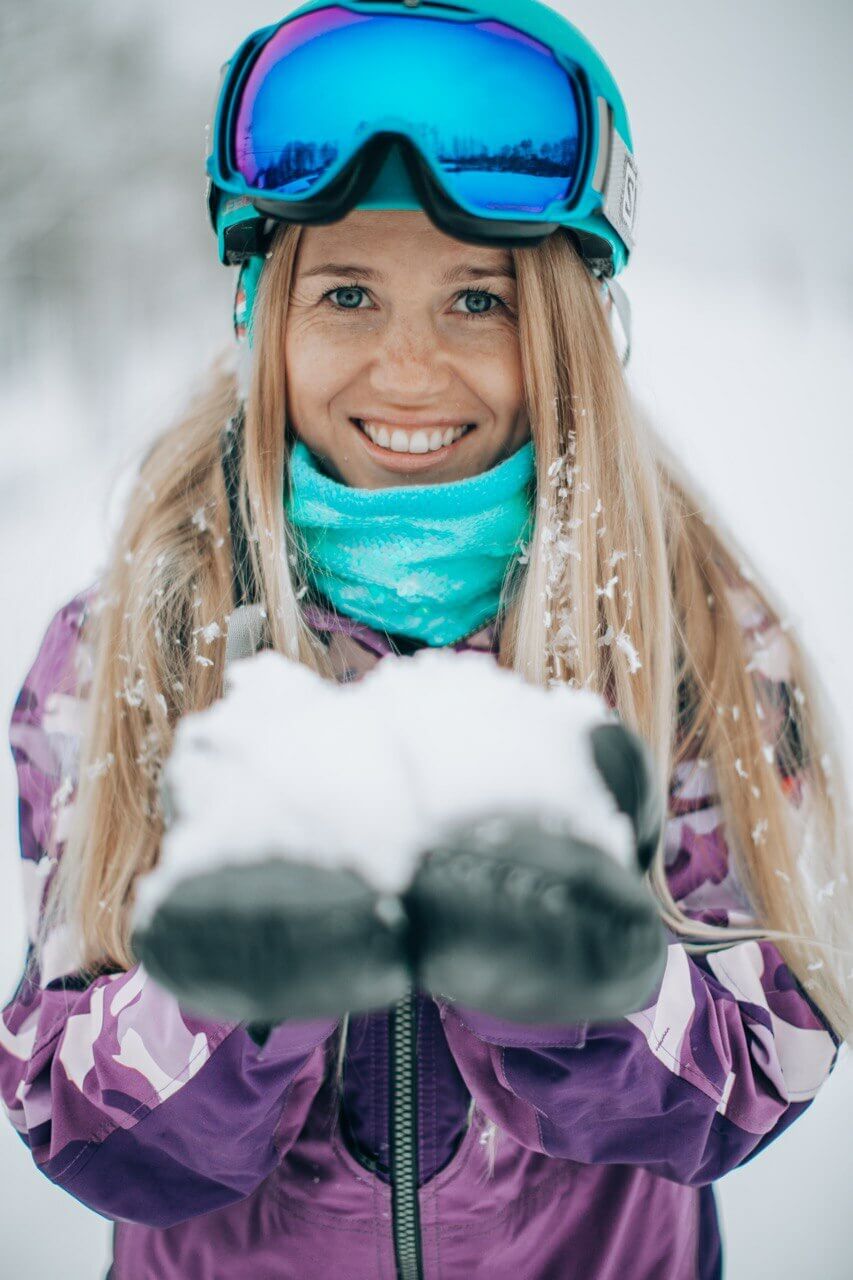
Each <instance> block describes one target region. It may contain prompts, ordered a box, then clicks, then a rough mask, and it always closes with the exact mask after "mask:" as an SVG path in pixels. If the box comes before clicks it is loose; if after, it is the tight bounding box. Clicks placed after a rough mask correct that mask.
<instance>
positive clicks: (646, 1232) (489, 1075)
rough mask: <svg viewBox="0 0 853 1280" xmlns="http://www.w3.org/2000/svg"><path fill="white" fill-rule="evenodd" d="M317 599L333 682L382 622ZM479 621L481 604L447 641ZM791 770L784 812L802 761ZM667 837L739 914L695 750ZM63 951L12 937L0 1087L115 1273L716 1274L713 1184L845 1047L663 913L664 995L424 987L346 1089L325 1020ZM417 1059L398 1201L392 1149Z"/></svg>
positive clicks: (48, 748) (40, 767) (53, 821)
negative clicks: (469, 999)
mask: <svg viewBox="0 0 853 1280" xmlns="http://www.w3.org/2000/svg"><path fill="white" fill-rule="evenodd" d="M95 593H96V588H91V589H90V591H88V592H84V593H82V594H81V595H79V596H77V597H75V598H74V599H73V600H72V601H70V602H69V603H68V604H67V605H65V606H64V607H63V608H62V609H60V610H59V612H58V613H57V614H56V616H55V617H54V618H53V620H52V622H51V624H50V626H49V628H48V630H47V632H46V635H45V637H44V640H43V642H42V645H41V647H40V650H39V652H38V655H37V657H36V659H35V662H34V664H33V666H32V668H31V670H30V671H29V674H28V675H27V676H26V680H25V683H24V685H23V688H22V689H21V692H20V694H19V697H18V700H17V703H16V705H15V708H14V712H13V715H12V722H11V744H12V751H13V755H14V760H15V764H16V767H17V771H18V781H19V792H20V845H21V854H22V870H23V891H24V899H25V904H26V912H27V920H28V930H29V935H30V938H32V937H33V935H34V931H35V927H36V922H37V919H38V917H39V912H40V908H41V902H42V897H43V891H44V888H45V884H46V882H47V880H48V877H49V876H50V874H51V873H52V869H53V868H54V867H55V859H56V858H57V857H59V856H61V852H62V847H63V841H64V839H65V835H66V832H67V824H68V820H69V816H70V814H71V811H72V806H73V804H74V797H75V785H76V761H77V758H78V744H79V740H80V733H81V724H82V720H81V716H82V712H83V708H84V705H85V698H86V693H87V688H88V680H89V672H90V657H91V655H88V654H87V653H86V652H85V646H84V644H83V641H82V638H81V636H80V627H81V622H82V619H83V617H84V613H85V610H86V609H87V608H88V607H90V606H91V603H92V600H93V598H94V595H95ZM733 599H734V601H735V604H736V607H737V608H738V612H739V617H740V619H741V623H742V626H743V628H744V634H745V637H746V639H747V640H748V642H749V645H750V649H751V654H752V656H751V659H750V661H751V664H752V668H753V670H754V671H755V673H756V678H758V679H765V680H767V681H769V682H770V683H771V684H772V685H773V687H774V688H775V690H776V692H777V693H778V702H779V706H780V713H781V711H783V709H784V705H785V697H786V695H787V689H788V686H787V684H786V679H787V670H786V656H785V655H786V648H785V638H784V636H783V634H782V633H781V631H780V630H779V629H778V628H777V627H775V626H773V625H771V623H770V621H769V620H768V619H767V618H766V617H764V616H763V615H762V613H761V611H760V609H759V608H758V606H757V603H756V601H755V598H754V597H753V596H752V595H751V593H749V591H748V588H747V587H746V586H745V585H744V587H743V588H742V589H741V588H739V589H738V590H737V591H735V592H733ZM309 619H310V621H311V625H312V627H314V628H315V629H316V631H317V633H318V634H319V635H321V637H322V638H323V639H324V641H325V642H327V643H328V645H329V647H330V650H331V652H332V653H333V655H334V657H335V660H336V669H337V670H338V672H339V675H338V678H339V679H340V680H341V681H342V682H343V681H347V680H353V679H358V678H359V677H360V676H361V675H363V674H364V672H366V671H367V670H368V669H369V668H370V667H371V666H372V665H373V664H374V663H375V662H377V661H379V660H380V659H381V658H382V657H383V655H385V654H387V653H388V652H389V651H390V650H389V644H388V641H387V638H386V637H385V636H383V635H382V634H380V633H377V632H376V631H374V630H372V629H370V628H369V627H366V626H363V625H361V624H358V623H356V622H353V621H352V620H351V619H348V618H345V617H343V616H340V615H337V614H334V613H332V612H325V611H322V610H319V609H317V608H314V609H313V612H312V613H311V614H309ZM495 641H496V637H495V633H494V627H493V625H489V626H486V627H484V628H483V629H482V630H481V631H479V632H478V633H477V634H476V635H474V636H471V637H469V638H468V639H467V641H463V642H460V643H459V644H458V645H456V646H454V647H455V648H457V649H461V648H466V647H470V648H479V649H484V650H486V651H492V652H494V651H495V649H496V643H495ZM770 730H771V727H770V726H768V733H769V732H770ZM786 789H787V792H788V795H789V797H790V801H791V806H792V815H795V813H796V810H797V809H798V807H799V804H800V797H801V794H802V793H801V789H800V786H799V784H798V780H797V778H796V777H795V778H789V779H788V780H787V783H786ZM52 828H53V830H54V835H55V850H54V853H53V854H51V853H49V852H48V845H49V832H50V831H51V829H52ZM665 850H666V862H667V867H668V874H669V880H670V884H671V887H672V891H673V894H674V896H675V898H676V899H677V900H678V901H679V902H680V904H681V906H682V907H683V908H684V910H685V911H686V912H687V913H688V914H690V915H691V916H693V917H695V918H697V919H705V920H713V921H717V922H720V921H723V922H725V921H726V920H728V921H731V922H732V923H745V922H749V921H750V920H752V918H753V916H752V911H751V908H750V904H749V902H748V901H747V899H746V897H745V896H744V893H743V890H742V888H741V886H740V884H739V882H738V878H737V875H736V871H735V866H734V862H735V859H734V857H730V850H729V847H728V845H727V841H726V826H725V820H724V815H723V813H722V812H721V809H720V807H719V802H718V798H717V796H716V794H715V782H714V777H713V771H712V768H711V767H710V766H709V765H708V764H705V763H703V762H702V760H701V759H700V760H696V761H692V762H689V763H687V764H684V765H682V766H680V767H679V768H678V769H677V770H676V772H675V775H674V776H673V778H672V783H671V788H670V810H669V816H668V821H667V827H666V839H665ZM116 854H117V856H119V855H120V851H116ZM73 956H74V952H73V948H72V947H71V946H70V945H69V940H68V938H67V937H66V936H64V934H63V931H62V930H61V929H60V930H58V931H57V933H56V934H55V935H54V936H53V937H52V938H51V940H50V944H49V946H48V948H47V952H46V955H45V959H44V965H43V969H42V970H41V971H40V970H39V969H38V968H37V967H36V966H35V965H34V964H33V962H32V961H33V956H32V948H31V947H30V949H29V951H28V956H27V964H26V965H25V971H24V974H23V976H22V977H21V980H20V982H19V985H18V988H17V990H16V991H15V993H14V995H13V996H12V998H11V1000H10V1002H9V1003H8V1004H7V1006H6V1007H5V1009H4V1010H3V1013H2V1017H0V1093H1V1094H2V1098H3V1103H4V1106H5V1110H6V1113H7V1115H8V1117H9V1120H10V1121H11V1123H12V1125H13V1126H14V1127H15V1129H16V1130H17V1132H18V1133H19V1134H20V1136H21V1138H22V1140H23V1141H24V1142H25V1143H26V1144H27V1145H28V1146H29V1148H30V1150H31V1152H32V1155H33V1159H34V1161H35V1164H36V1165H37V1167H38V1168H39V1169H40V1170H41V1171H42V1172H43V1173H44V1174H45V1175H46V1176H47V1177H48V1178H49V1179H50V1180H51V1181H52V1182H54V1183H56V1184H57V1185H58V1186H61V1187H64V1188H65V1189H66V1190H67V1191H68V1192H70V1193H71V1195H73V1196H74V1197H76V1198H77V1199H78V1200H80V1201H81V1202H82V1203H83V1204H85V1205H88V1206H89V1207H90V1208H92V1209H94V1210H95V1211H96V1212H98V1213H99V1214H102V1215H104V1216H105V1217H107V1218H108V1219H111V1220H112V1221H113V1222H114V1235H113V1253H114V1260H113V1264H112V1268H111V1271H110V1276H111V1277H113V1280H320V1277H323V1280H325V1277H327V1276H335V1277H340V1280H396V1278H397V1276H398V1275H400V1276H402V1277H404V1280H409V1277H412V1278H413V1280H417V1278H418V1277H422V1278H423V1280H463V1278H465V1280H469V1278H474V1277H482V1278H483V1280H485V1278H486V1277H487V1278H488V1280H713V1278H714V1277H719V1276H721V1275H722V1262H721V1246H720V1237H719V1232H718V1226H717V1217H716V1211H715V1205H714V1196H713V1190H712V1187H711V1185H710V1184H711V1183H712V1182H713V1181H714V1180H715V1179H716V1178H719V1177H721V1176H722V1175H723V1174H725V1173H726V1172H727V1171H728V1170H730V1169H733V1168H735V1167H736V1166H737V1165H739V1164H742V1163H743V1162H744V1161H745V1160H747V1159H748V1158H750V1157H751V1156H753V1155H755V1154H756V1153H757V1152H759V1151H760V1150H761V1149H762V1148H763V1147H765V1146H766V1145H767V1144H768V1143H769V1142H771V1141H772V1140H773V1139H774V1138H775V1137H776V1136H777V1135H778V1134H780V1133H781V1132H782V1131H783V1130H784V1129H786V1128H787V1126H788V1125H789V1124H791V1122H792V1121H793V1120H795V1119H796V1117H797V1116H798V1115H799V1114H800V1113H801V1112H802V1111H804V1110H805V1109H806V1107H807V1106H808V1105H809V1103H810V1101H811V1099H812V1098H813V1097H814V1095H815V1093H816V1092H817V1090H818V1089H819V1087H820V1086H821V1084H822V1083H823V1081H824V1080H825V1079H826V1078H827V1076H828V1074H829V1072H830V1070H831V1069H832V1066H833V1065H834V1062H835V1059H836V1055H837V1050H838V1040H837V1038H836V1037H835V1036H834V1035H833V1034H832V1033H831V1032H830V1030H829V1028H828V1026H827V1024H826V1022H825V1020H824V1019H823V1017H822V1016H821V1014H820V1013H819V1011H818V1010H817V1008H816V1007H815V1005H814V1004H813V1002H812V1000H811V999H810V998H809V996H808V994H807V993H806V991H805V990H804V989H803V988H802V987H801V986H800V985H799V984H798V982H797V981H796V980H795V978H794V977H793V975H792V973H791V972H790V970H789V969H788V968H787V967H786V965H785V963H784V961H783V959H782V957H781V955H780V953H779V951H778V950H777V949H776V947H775V946H774V945H772V944H771V943H769V942H742V943H738V944H736V945H734V946H731V947H729V948H728V949H720V950H718V951H716V952H714V953H712V954H710V955H707V956H704V957H698V956H695V955H690V954H688V952H687V951H686V950H685V948H684V947H683V945H682V944H681V943H680V942H679V941H678V940H677V939H676V938H675V937H671V938H670V945H669V954H668V963H667V966H666V971H665V974H664V977H663V979H662V982H661V985H660V988H659V991H658V992H657V996H656V998H655V1000H654V1001H653V1003H651V1004H650V1005H649V1007H648V1008H646V1009H643V1010H642V1011H640V1012H638V1013H635V1014H631V1015H630V1016H628V1017H625V1018H622V1019H620V1020H618V1021H613V1022H608V1023H603V1024H578V1025H571V1026H536V1027H534V1026H527V1025H519V1024H514V1023H510V1022H504V1021H499V1020H497V1019H495V1018H492V1017H488V1016H485V1015H484V1014H481V1013H478V1012H475V1011H473V1010H469V1009H466V1008H463V1007H459V1006H456V1005H454V1004H453V1003H451V1002H449V1001H448V1000H445V999H444V998H441V997H432V996H430V995H429V994H427V993H425V992H422V991H419V990H417V989H415V990H413V992H412V993H411V996H410V999H409V1002H408V1004H409V1011H410V1015H411V1013H412V1011H413V1014H414V1018H413V1022H414V1027H413V1029H414V1031H415V1033H416V1039H415V1040H414V1044H416V1050H415V1049H409V1057H408V1058H406V1057H405V1054H404V1056H403V1057H401V1056H400V1055H401V1049H400V1041H399V1037H395V1036H394V1035H393V1021H394V1018H395V1010H394V1009H386V1010H382V1011H377V1012H373V1013H370V1014H365V1015H358V1016H352V1017H351V1019H350V1027H349V1036H348V1042H347V1049H346V1054H345V1059H344V1078H343V1099H342V1103H341V1105H340V1106H339V1107H338V1106H337V1105H336V1090H335V1087H334V1069H335V1064H336V1050H337V1046H338V1044H339V1040H340V1035H341V1023H340V1022H338V1021H334V1020H329V1019H316V1020H313V1021H301V1022H297V1021H288V1022H285V1023H283V1024H281V1025H279V1026H277V1027H275V1028H274V1029H273V1030H272V1032H271V1033H270V1035H269V1038H268V1039H267V1040H266V1042H265V1043H264V1044H263V1045H261V1044H259V1043H257V1041H256V1038H253V1036H252V1035H250V1034H249V1032H248V1031H247V1028H246V1026H245V1025H244V1024H242V1023H220V1022H214V1021H210V1020H208V1019H205V1018H200V1017H195V1016H193V1015H192V1014H190V1013H189V1012H186V1011H185V1010H183V1009H182V1008H181V1007H180V1006H179V1004H178V1001H177V1000H176V999H175V997H173V996H172V995H171V994H170V993H169V992H167V991H166V990H165V989H164V988H162V987H160V986H158V984H157V983H156V982H155V981H154V980H153V979H152V978H151V977H150V976H149V975H148V974H147V973H146V972H145V970H144V968H143V967H142V966H141V965H138V964H137V965H134V966H133V968H131V969H130V970H128V971H127V972H116V973H107V974H104V975H102V976H99V977H98V978H97V979H95V980H94V981H92V982H89V983H87V982H86V981H85V980H84V979H83V978H82V977H81V976H80V975H79V973H78V972H77V971H75V968H74V959H73ZM258 1038H260V1037H258ZM404 1050H405V1045H404ZM401 1064H402V1067H401ZM408 1068H411V1076H412V1086H413V1088H414V1089H415V1091H416V1098H417V1105H416V1107H415V1109H414V1119H415V1125H414V1127H413V1129H411V1130H410V1131H409V1132H408V1137H407V1141H408V1144H409V1148H410V1151H409V1153H408V1154H409V1155H411V1154H412V1151H411V1149H413V1150H414V1152H415V1153H416V1156H417V1174H416V1180H415V1181H413V1182H412V1183H411V1185H410V1188H409V1191H408V1193H407V1194H408V1201H407V1199H406V1195H405V1194H401V1192H400V1187H399V1182H398V1181H397V1180H396V1179H393V1178H392V1177H391V1174H390V1172H389V1170H390V1169H391V1168H392V1167H393V1168H395V1169H396V1168H399V1167H400V1166H399V1164H398V1163H397V1161H396V1160H395V1158H394V1157H395V1151H394V1150H393V1149H392V1148H393V1147H394V1144H395V1143H396V1142H398V1141H399V1139H398V1137H397V1134H398V1133H399V1132H400V1130H399V1128H398V1125H397V1124H396V1123H395V1121H394V1116H395V1112H394V1108H395V1106H396V1105H398V1100H399V1097H400V1088H401V1085H402V1084H403V1083H405V1082H402V1081H401V1079H400V1073H401V1070H407V1069H408ZM495 1123H496V1124H497V1125H498V1126H499V1129H500V1132H499V1134H498V1140H497V1145H496V1149H495V1158H494V1164H493V1167H492V1168H490V1167H489V1160H488V1148H487V1146H486V1140H487V1137H488V1133H489V1129H490V1127H491V1126H492V1125H493V1124H495ZM396 1154H397V1155H399V1151H397V1152H396ZM412 1202H414V1204H413V1203H412ZM401 1241H402V1242H403V1244H401V1243H400V1242H401ZM406 1242H408V1243H407V1247H404V1245H406Z"/></svg>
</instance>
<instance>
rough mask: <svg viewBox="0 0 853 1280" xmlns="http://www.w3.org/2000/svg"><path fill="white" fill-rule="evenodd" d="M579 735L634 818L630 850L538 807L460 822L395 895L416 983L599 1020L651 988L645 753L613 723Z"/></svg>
mask: <svg viewBox="0 0 853 1280" xmlns="http://www.w3.org/2000/svg"><path fill="white" fill-rule="evenodd" d="M580 732H582V733H583V734H584V735H586V741H585V743H583V744H581V743H579V744H578V746H579V747H581V746H582V749H583V750H584V752H585V753H586V754H588V755H590V756H591V758H592V760H594V763H595V767H596V769H597V771H598V774H599V775H600V778H601V779H603V781H604V782H605V783H606V785H607V788H608V791H609V793H610V794H611V795H612V797H613V799H614V800H615V803H616V807H617V808H618V810H619V811H620V812H621V813H622V814H624V815H626V816H627V818H628V819H629V820H630V824H631V831H632V834H633V840H632V850H631V856H630V858H629V859H627V860H625V859H621V860H620V859H619V858H616V857H614V856H612V854H611V853H609V852H607V851H605V850H604V849H603V848H602V847H600V846H599V845H597V844H596V842H595V841H594V840H591V839H590V838H589V835H588V834H587V835H586V836H585V838H581V837H580V836H579V835H578V834H575V833H573V831H572V823H571V820H570V819H569V820H568V821H560V822H557V821H554V820H552V819H550V818H545V817H543V816H542V814H541V812H538V811H537V810H536V809H533V808H531V809H530V810H529V811H528V812H526V813H525V812H522V811H518V810H517V811H516V812H512V813H503V814H500V815H494V816H488V815H484V816H482V817H480V818H479V819H477V820H466V821H464V822H461V823H456V824H455V826H454V827H453V828H452V829H451V830H449V831H448V832H447V833H446V835H445V837H444V839H443V840H442V841H441V842H439V843H437V844H436V845H434V846H433V847H431V848H430V849H428V850H427V851H426V853H425V854H424V856H423V858H422V860H421V863H420V865H419V867H418V870H417V872H416V875H415V877H414V879H413V881H412V884H411V886H410V888H409V890H408V891H407V893H406V894H405V895H404V898H403V902H404V906H405V908H406V911H407V913H408V916H409V919H410V921H411V924H412V931H413V949H414V955H415V961H414V963H415V969H416V976H417V982H418V985H419V986H421V987H423V988H424V989H425V990H428V991H431V992H433V993H436V994H440V995H443V996H446V997H447V998H449V999H452V1000H453V1001H454V1002H456V1003H458V1004H460V1005H463V1006H468V1007H470V1008H472V1009H478V1010H481V1011H482V1012H485V1013H490V1014H492V1015H494V1016H496V1017H504V1018H508V1019H510V1020H514V1021H518V1022H528V1023H531V1022H537V1023H561V1022H575V1021H600V1020H606V1019H610V1018H615V1017H619V1016H622V1015H623V1014H626V1013H630V1012H634V1011H635V1010H637V1009H640V1008H643V1007H644V1006H645V1005H646V1004H648V1003H650V1002H651V1000H652V999H653V996H654V993H655V992H656V989H657V987H658V984H659V982H660V979H661V977H662V974H663V969H664V965H665V961H666V939H665V933H664V929H663V926H662V923H661V921H660V918H659V915H658V911H657V908H656V905H655V902H654V900H653V898H652V895H651V892H650V890H649V888H648V886H647V884H646V882H645V879H644V878H643V874H642V873H643V871H644V870H645V869H646V868H647V867H648V865H649V863H650V861H651V858H652V856H653V854H654V852H655V850H656V848H657V845H658V841H659V839H660V834H661V824H662V807H661V801H660V797H659V792H658V790H657V788H656V786H655V781H654V771H653V768H652V764H651V760H650V756H649V752H648V750H647V748H646V746H645V744H644V743H643V742H642V740H641V739H640V738H639V737H637V735H636V734H633V733H631V732H630V731H629V730H628V729H626V728H625V727H624V726H623V725H622V724H621V723H617V722H615V721H610V722H606V723H601V724H599V725H597V726H593V727H591V728H589V727H586V728H583V729H582V730H580ZM592 799H593V797H592V795H590V802H592Z"/></svg>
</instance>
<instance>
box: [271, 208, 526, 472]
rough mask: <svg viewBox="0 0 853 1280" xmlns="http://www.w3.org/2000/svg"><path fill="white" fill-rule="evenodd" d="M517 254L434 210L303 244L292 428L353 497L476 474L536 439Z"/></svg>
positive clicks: (336, 228) (292, 310)
mask: <svg viewBox="0 0 853 1280" xmlns="http://www.w3.org/2000/svg"><path fill="white" fill-rule="evenodd" d="M517 321H518V296H517V289H516V282H515V277H514V272H513V265H512V255H511V254H510V251H509V250H508V249H501V248H484V247H480V246H477V245H470V244H465V243H463V242H462V241H460V240H455V239H454V238H453V237H451V236H447V235H445V234H444V233H443V232H442V231H439V229H438V228H437V227H435V226H434V225H433V224H432V222H430V220H429V218H428V217H427V215H426V214H425V213H422V212H420V211H418V210H407V209H400V210H397V209H387V210H386V209H381V210H370V209H355V210H353V211H352V212H351V213H350V214H349V215H348V216H347V217H346V218H343V219H341V220H340V221H338V222H334V223H331V224H329V225H328V226H306V227H305V228H304V229H303V232H302V236H301V238H300V242H299V248H298V252H297V259H296V263H295V270H294V279H293V287H292V291H291V298H290V303H289V310H288V318H287V330H286V340H285V342H286V351H285V361H286V376H287V414H288V421H289V422H290V425H291V427H292V428H293V430H294V432H295V433H296V435H298V436H300V437H301V438H302V439H303V440H304V441H305V443H306V444H307V445H308V447H309V448H310V449H311V450H312V451H313V452H314V453H315V454H316V455H317V456H318V457H319V459H320V460H321V462H322V463H323V465H324V467H325V469H326V470H327V471H328V473H329V474H330V475H331V476H332V477H333V478H334V479H335V480H338V481H339V482H341V483H343V484H347V485H350V486H352V487H354V488H363V489H380V488H391V487H393V486H397V485H408V484H441V483H443V482H446V481H449V480H461V479H464V478H465V477H467V476H473V475H478V474H479V473H480V472H482V471H486V470H488V469H489V468H491V467H493V466H496V465H497V464H498V463H499V462H502V461H504V459H506V458H508V457H510V455H511V454H513V453H515V452H516V451H517V450H518V449H519V448H520V447H521V446H522V445H523V444H524V442H525V441H526V440H528V439H529V437H530V427H529V423H528V420H527V415H526V411H525V407H524V403H523V388H522V376H521V359H520V351H519V344H518V322H517Z"/></svg>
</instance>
